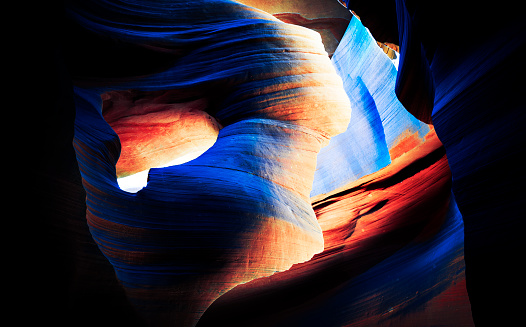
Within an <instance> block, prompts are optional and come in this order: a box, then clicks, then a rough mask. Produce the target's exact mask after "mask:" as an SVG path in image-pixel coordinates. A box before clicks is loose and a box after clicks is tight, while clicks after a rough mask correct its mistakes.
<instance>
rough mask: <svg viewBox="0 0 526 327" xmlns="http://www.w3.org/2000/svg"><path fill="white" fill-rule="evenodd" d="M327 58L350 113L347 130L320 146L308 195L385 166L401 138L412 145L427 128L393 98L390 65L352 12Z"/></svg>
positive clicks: (393, 73) (392, 67)
mask: <svg viewBox="0 0 526 327" xmlns="http://www.w3.org/2000/svg"><path fill="white" fill-rule="evenodd" d="M331 61H332V63H333V65H334V67H335V68H336V70H337V72H338V74H339V75H340V76H341V78H342V80H343V82H344V87H345V91H346V93H347V95H348V97H349V99H350V101H351V106H352V108H353V114H352V118H351V121H350V123H349V125H348V126H347V130H346V131H345V132H344V133H342V134H340V135H338V136H336V137H334V138H332V139H331V141H330V143H329V145H328V146H327V147H325V148H323V149H322V150H321V151H320V154H319V155H318V167H317V170H316V175H315V179H314V185H313V191H312V193H311V196H316V195H319V194H322V193H326V192H330V191H332V190H334V189H335V188H338V187H341V186H343V185H345V184H346V183H348V182H351V181H354V180H356V179H358V178H361V177H363V176H365V175H367V174H371V173H373V172H375V171H377V170H378V169H381V168H383V167H385V166H387V165H389V164H390V163H391V159H392V158H393V157H396V156H398V155H399V154H400V153H399V152H402V153H403V151H404V150H403V146H402V145H400V143H401V142H404V139H405V138H406V137H412V139H413V143H412V145H413V146H416V145H418V144H420V143H421V142H423V141H424V136H425V135H426V134H427V132H428V131H429V126H428V125H426V124H424V123H422V122H420V121H419V120H417V119H416V118H415V117H413V116H412V115H411V114H410V113H408V112H407V110H406V109H405V108H404V106H402V104H401V103H400V101H399V100H398V98H397V97H396V94H395V91H394V88H395V81H396V74H397V70H396V66H395V65H394V64H393V62H391V60H390V59H389V58H388V56H386V54H385V53H384V52H383V51H382V49H380V48H379V47H378V46H377V44H376V41H375V40H374V38H373V37H372V35H371V33H370V32H369V31H368V30H367V29H366V28H365V27H364V26H363V24H362V23H361V22H360V20H358V19H357V18H356V17H353V18H352V19H351V21H350V23H349V26H348V27H347V30H346V32H345V35H344V36H343V38H342V39H341V41H340V44H339V46H338V48H337V49H336V51H335V53H334V55H333V57H332V59H331ZM410 149H411V147H406V148H405V151H407V150H410Z"/></svg>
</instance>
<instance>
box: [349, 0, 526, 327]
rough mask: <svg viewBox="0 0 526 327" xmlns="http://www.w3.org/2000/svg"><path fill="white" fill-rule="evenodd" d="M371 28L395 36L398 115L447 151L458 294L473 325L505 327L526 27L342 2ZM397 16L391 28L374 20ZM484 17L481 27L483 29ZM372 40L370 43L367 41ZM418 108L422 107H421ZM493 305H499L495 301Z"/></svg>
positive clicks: (500, 17) (517, 221)
mask: <svg viewBox="0 0 526 327" xmlns="http://www.w3.org/2000/svg"><path fill="white" fill-rule="evenodd" d="M347 4H348V7H349V8H350V9H352V10H356V11H357V12H359V14H360V16H361V17H362V19H365V18H364V16H365V10H361V13H360V11H358V8H357V6H358V5H359V6H363V7H368V10H367V15H368V17H367V19H368V20H369V21H374V25H375V30H377V33H392V31H394V30H398V34H399V38H400V40H399V41H400V43H396V42H395V43H396V44H400V55H401V58H400V69H399V74H398V79H397V86H396V88H397V94H398V96H399V98H400V100H401V102H402V103H403V104H404V105H405V106H406V108H407V110H408V111H410V112H412V113H413V114H414V115H415V117H417V118H419V119H421V120H423V121H432V122H433V125H434V127H435V130H436V133H437V135H438V137H439V138H440V140H441V141H442V142H443V144H444V147H445V149H446V152H447V155H448V160H449V165H450V168H451V172H452V179H453V185H452V189H453V192H454V194H455V197H456V199H457V202H458V207H459V210H460V212H461V213H462V215H463V221H464V225H465V253H466V287H467V289H468V291H469V296H470V302H471V306H472V310H473V318H474V320H475V323H476V324H477V325H481V326H485V325H489V326H492V325H513V324H515V321H517V320H519V319H522V318H521V314H520V312H521V310H522V309H521V307H520V305H519V304H518V303H517V302H516V301H515V300H513V299H514V298H515V297H516V292H515V288H516V285H518V284H520V283H522V277H521V274H522V273H521V268H520V267H519V265H520V263H519V262H520V260H518V259H517V258H519V257H521V251H520V250H519V249H520V248H521V247H522V246H521V245H520V244H521V238H522V236H521V232H520V231H522V230H523V229H524V223H523V221H522V219H521V218H518V217H524V216H525V213H524V205H523V204H522V202H523V196H522V195H520V194H521V193H523V191H522V186H521V185H522V184H523V183H522V180H521V181H520V182H518V179H520V178H521V177H520V176H523V173H522V170H521V169H522V168H520V167H518V166H517V165H516V163H517V162H519V161H520V160H521V159H520V158H522V157H523V156H524V144H525V143H526V141H525V140H526V136H525V135H524V129H523V128H522V127H521V124H522V121H523V120H524V112H525V111H524V105H523V100H522V97H521V95H520V94H521V92H522V91H521V87H519V84H520V83H517V81H518V80H517V78H518V76H523V75H524V72H525V70H524V63H523V59H522V53H523V52H524V48H525V45H526V38H525V33H524V31H525V30H526V25H525V23H524V19H523V18H522V17H521V10H520V8H519V6H518V4H515V3H514V4H512V3H506V5H496V6H492V7H491V10H489V9H490V8H488V7H487V6H481V5H480V3H478V2H475V1H461V2H459V3H457V4H455V6H454V9H452V10H447V12H446V11H444V10H437V9H438V8H437V7H434V6H427V5H424V4H423V3H421V2H418V1H413V0H400V1H396V10H393V9H392V8H391V9H390V8H389V7H386V6H383V4H384V1H382V0H379V1H347ZM394 13H396V14H397V17H398V26H397V28H396V29H395V28H394V26H393V25H392V24H388V23H386V22H385V21H384V20H383V19H382V17H385V16H386V15H393V14H394ZM482 17H485V18H487V19H484V18H482ZM373 34H375V33H373ZM421 104H426V105H425V106H422V105H421ZM497 299H499V300H497Z"/></svg>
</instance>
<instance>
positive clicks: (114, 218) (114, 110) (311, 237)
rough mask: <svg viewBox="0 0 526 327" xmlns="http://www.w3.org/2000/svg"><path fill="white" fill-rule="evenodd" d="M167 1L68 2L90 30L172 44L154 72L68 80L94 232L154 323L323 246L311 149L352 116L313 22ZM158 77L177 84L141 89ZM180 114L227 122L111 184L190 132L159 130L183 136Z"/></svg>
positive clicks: (191, 311)
mask: <svg viewBox="0 0 526 327" xmlns="http://www.w3.org/2000/svg"><path fill="white" fill-rule="evenodd" d="M174 4H177V2H172V3H171V4H170V5H169V6H168V4H167V3H165V2H158V3H152V2H147V3H144V4H141V3H136V5H138V6H144V7H143V8H142V9H143V10H144V11H138V12H133V11H131V10H132V9H134V10H135V9H137V8H136V7H132V6H130V7H127V8H128V9H129V10H128V11H127V10H123V8H119V9H114V10H113V11H109V12H105V11H101V12H99V11H96V13H97V14H99V13H100V16H91V13H92V11H91V10H93V9H92V8H85V7H72V11H71V14H72V17H74V18H75V19H76V20H77V21H78V22H79V23H80V24H81V25H82V26H84V27H85V28H87V29H88V30H93V31H94V32H95V33H102V32H107V31H109V32H108V33H109V34H110V36H111V37H114V38H118V39H124V40H127V41H129V42H135V43H137V44H142V45H144V46H149V47H155V48H160V49H163V50H162V51H167V52H170V53H173V56H174V57H176V58H177V60H176V63H175V64H174V65H173V66H171V67H169V68H168V69H166V70H165V71H162V72H160V73H157V74H153V75H149V76H137V77H135V78H133V79H128V81H124V82H121V83H120V84H118V83H115V82H112V81H111V80H106V81H104V80H103V81H102V82H101V83H99V84H100V85H98V86H97V85H95V84H97V83H96V81H93V80H92V81H90V83H91V85H92V86H91V87H77V88H75V96H76V98H75V103H76V107H77V111H76V120H75V141H74V145H75V150H76V153H77V159H78V162H79V168H80V172H81V175H82V178H83V186H84V188H85V190H86V205H87V211H86V212H87V215H86V218H87V223H88V225H89V228H90V232H91V234H92V236H93V239H94V240H95V242H96V243H97V245H98V247H99V249H100V250H101V251H102V253H103V254H104V255H105V257H106V258H107V259H108V260H109V262H110V263H111V265H112V266H113V268H114V270H115V274H116V276H117V279H118V280H119V282H120V284H121V285H122V286H123V287H124V289H125V291H126V294H127V296H128V298H129V299H130V301H131V303H132V304H133V305H134V307H135V308H136V309H137V310H138V312H139V313H140V314H141V315H142V316H143V318H144V320H145V322H146V323H147V324H149V325H155V326H161V325H173V324H176V325H178V326H193V325H195V324H196V322H197V320H198V319H199V317H200V316H201V315H202V313H203V312H204V310H205V309H206V308H207V307H208V306H209V305H210V304H211V303H212V302H213V301H214V300H215V299H216V298H218V297H219V296H220V295H221V294H223V293H225V292H227V291H228V290H229V289H231V288H233V287H234V286H236V285H238V284H240V283H245V282H248V281H250V280H252V279H255V278H258V277H262V276H268V275H271V274H273V273H274V272H276V271H282V270H285V269H288V268H289V267H290V266H291V265H292V264H294V263H298V262H303V261H306V260H308V259H310V258H311V257H312V256H313V255H314V254H315V253H318V252H320V251H322V250H323V236H322V233H321V229H320V227H319V225H318V223H317V220H316V217H315V214H314V211H313V210H312V207H311V205H310V200H309V194H310V191H311V188H312V182H313V178H314V171H315V167H316V156H317V153H318V152H319V150H320V149H321V147H322V146H323V145H325V144H327V142H328V141H329V139H330V138H331V137H332V136H334V135H337V134H338V133H341V132H342V131H344V130H345V127H346V126H347V125H348V122H349V117H350V106H349V101H348V99H347V96H346V94H345V92H344V89H343V84H342V82H341V79H340V78H339V77H338V75H337V74H336V72H335V69H334V67H333V66H332V65H331V63H330V61H329V58H328V56H327V53H326V52H325V51H324V49H323V44H322V43H321V39H320V37H319V35H318V34H316V33H314V32H312V31H310V30H308V29H305V28H303V27H298V26H295V25H290V24H284V23H283V22H281V21H279V20H277V19H276V18H274V17H272V16H271V15H269V14H266V13H264V12H261V11H258V10H256V9H253V8H250V7H246V6H243V5H240V4H237V3H234V2H224V1H218V2H217V3H215V2H214V3H213V4H211V3H207V4H206V6H205V5H203V4H201V3H198V2H195V3H188V2H186V1H185V2H184V3H181V6H180V7H176V8H175V9H174V8H173V5H174ZM107 5H108V3H107V2H100V6H101V9H102V8H103V7H105V6H107ZM209 6H212V7H213V10H208V8H209ZM146 8H148V11H146ZM138 20H139V21H140V22H141V23H138ZM189 20H191V21H192V24H189V23H188V21H189ZM109 21H111V23H110V22H109ZM131 22H133V23H134V24H133V25H132V24H131ZM151 24H154V25H156V26H154V27H151V26H150V25H151ZM147 26H148V27H147ZM158 51H161V50H158ZM119 90H133V91H126V92H131V94H132V96H133V95H136V94H138V96H136V98H138V99H137V100H135V101H130V98H129V97H128V96H127V95H126V94H127V93H126V92H124V93H122V91H119ZM158 90H177V92H175V93H176V99H174V98H173V97H171V92H170V91H167V92H165V93H160V95H159V96H151V95H150V94H145V93H142V92H151V91H158ZM116 92H121V93H116ZM128 94H130V93H128ZM157 94H159V93H157ZM103 101H105V102H106V106H105V105H104V103H103ZM313 104H314V105H313ZM196 114H197V115H198V117H197V118H194V117H195V115H196ZM210 116H212V117H214V119H213V120H211V119H210ZM216 120H217V122H218V123H217V122H216ZM163 123H169V126H170V128H172V130H168V129H167V127H166V126H165V125H160V124H163ZM179 123H181V124H183V125H182V126H181V125H180V124H179ZM184 123H188V124H191V125H194V126H195V127H196V131H195V132H196V134H199V133H198V132H199V130H200V129H204V130H208V131H210V132H209V133H208V134H213V133H214V132H217V129H218V124H221V125H222V126H223V128H222V129H221V130H220V131H219V133H218V135H217V140H216V141H215V143H214V144H213V146H212V147H210V149H209V150H207V151H206V152H205V153H204V154H203V155H201V156H200V157H198V158H197V159H194V160H192V161H190V162H188V163H186V164H182V165H178V166H169V167H165V168H156V169H151V170H150V173H149V176H148V184H147V186H146V187H144V188H143V189H142V190H140V191H139V192H137V193H136V194H132V193H128V192H125V191H122V190H120V189H119V187H118V185H117V181H116V177H117V175H118V174H126V173H131V172H134V171H137V170H143V169H146V168H149V167H148V166H150V165H151V164H156V163H155V161H161V159H158V158H157V156H156V155H150V153H151V152H153V151H154V150H157V148H158V147H159V146H160V145H162V147H166V148H167V149H161V154H160V155H159V157H161V156H163V159H162V160H164V158H166V157H167V154H168V152H169V148H170V147H177V148H179V144H182V145H188V142H182V143H179V144H177V143H175V144H174V143H173V142H172V143H170V142H164V141H162V140H161V138H164V137H166V136H168V137H171V138H174V139H175V140H174V142H178V141H179V140H178V135H176V134H174V133H175V132H178V133H181V134H184V136H185V137H190V138H191V137H192V134H191V133H184V130H183V128H184ZM179 126H181V127H179ZM112 127H113V128H114V129H112ZM129 128H133V135H132V137H133V140H131V141H130V140H129V139H128V133H129ZM156 129H157V130H156ZM164 134H166V135H164ZM198 136H199V137H202V138H203V139H206V138H207V135H206V133H203V135H198ZM121 141H122V143H121ZM129 143H132V144H133V146H132V149H130V145H129ZM123 146H124V148H123V149H124V151H123V155H124V156H123V158H122V159H123V160H122V162H123V164H122V165H119V164H118V159H119V154H120V152H121V148H122V147H123ZM178 151H179V149H178ZM181 151H183V150H181ZM179 154H183V153H178V155H179ZM137 158H139V159H142V158H144V159H145V160H136V159H137ZM150 161H151V162H150ZM130 163H131V164H133V165H136V166H133V165H130Z"/></svg>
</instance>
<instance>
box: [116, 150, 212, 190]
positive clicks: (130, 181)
mask: <svg viewBox="0 0 526 327" xmlns="http://www.w3.org/2000/svg"><path fill="white" fill-rule="evenodd" d="M205 151H206V150H205ZM205 151H196V152H191V153H188V154H185V155H184V156H182V157H179V158H177V159H175V160H172V161H170V162H168V163H167V164H165V165H163V166H159V167H154V168H163V167H170V166H175V165H181V164H183V163H185V162H188V161H191V160H194V159H195V158H197V157H199V156H200V155H202V154H203V153H204V152H205ZM149 172H150V170H149V169H147V170H143V171H141V172H138V173H136V174H133V175H130V176H126V177H121V178H117V184H119V188H120V189H121V190H123V191H126V192H128V193H137V192H139V191H140V190H141V189H143V188H144V187H145V186H146V185H147V184H148V182H147V180H148V173H149Z"/></svg>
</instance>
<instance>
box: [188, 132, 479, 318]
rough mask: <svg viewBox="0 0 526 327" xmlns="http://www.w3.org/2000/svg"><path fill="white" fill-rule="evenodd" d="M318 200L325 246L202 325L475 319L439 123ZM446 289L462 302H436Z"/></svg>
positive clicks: (243, 289)
mask: <svg viewBox="0 0 526 327" xmlns="http://www.w3.org/2000/svg"><path fill="white" fill-rule="evenodd" d="M312 201H313V208H314V211H315V212H316V216H317V218H318V222H319V223H320V226H321V227H322V229H323V235H324V240H325V248H324V251H323V252H322V253H320V254H317V255H316V256H314V258H312V259H311V260H310V261H308V262H305V263H302V264H297V265H294V266H293V267H292V268H291V269H289V270H288V271H285V272H281V273H277V274H275V275H273V276H270V277H267V278H261V279H258V280H254V281H252V282H249V283H247V284H243V285H239V286H238V287H236V288H234V289H233V290H232V291H230V292H228V293H227V294H225V295H224V296H222V297H221V298H219V299H218V300H217V301H216V302H214V303H213V304H212V306H211V307H210V308H209V310H208V311H207V312H206V313H205V315H204V316H203V318H202V320H201V321H200V322H199V324H198V326H214V325H217V324H220V325H228V326H291V325H292V326H320V325H323V326H372V325H375V326H376V325H378V326H411V325H420V324H422V325H429V324H437V325H439V324H440V325H446V326H453V325H454V326H472V325H473V322H472V320H471V317H470V307H469V301H468V299H467V294H466V290H465V286H464V284H463V283H464V261H463V242H462V240H463V228H462V217H461V215H460V214H459V212H458V208H457V206H456V203H455V199H454V197H452V196H451V174H450V171H449V167H448V164H447V159H446V156H445V151H444V148H443V147H442V144H441V143H440V141H439V140H438V139H437V137H436V135H435V133H434V132H433V131H431V132H430V133H429V134H428V137H427V140H426V141H425V142H424V143H422V144H421V145H419V146H417V147H415V148H414V149H412V150H411V151H409V152H408V153H406V154H404V155H402V156H400V157H399V158H396V159H394V160H393V163H392V164H390V165H389V166H387V167H385V168H383V169H381V170H379V171H377V172H375V173H373V174H370V175H367V176H364V177H362V178H360V179H358V180H356V181H354V182H352V183H349V184H347V185H345V186H344V187H341V188H338V189H336V190H334V191H333V192H331V193H328V194H324V195H322V196H317V197H314V198H313V199H312ZM444 298H447V301H448V305H453V304H454V305H455V307H454V309H453V308H452V307H447V308H444V307H441V306H440V305H439V304H437V302H438V303H442V302H441V301H444ZM422 312H426V313H425V314H422Z"/></svg>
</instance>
